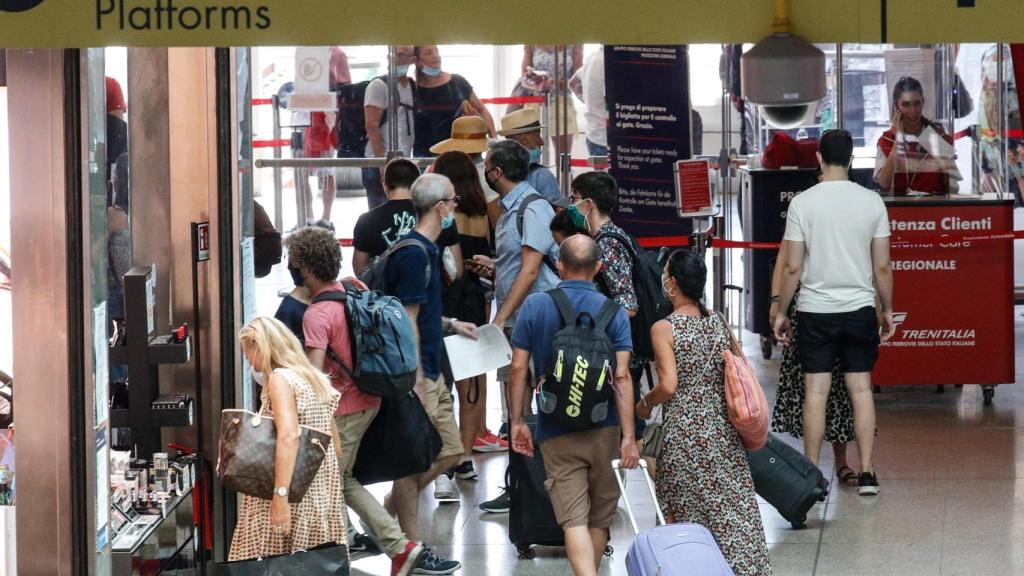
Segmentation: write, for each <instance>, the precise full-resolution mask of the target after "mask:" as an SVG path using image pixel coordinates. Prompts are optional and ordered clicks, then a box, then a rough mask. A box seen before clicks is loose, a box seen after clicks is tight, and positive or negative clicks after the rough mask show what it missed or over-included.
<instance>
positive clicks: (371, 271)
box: [359, 238, 433, 292]
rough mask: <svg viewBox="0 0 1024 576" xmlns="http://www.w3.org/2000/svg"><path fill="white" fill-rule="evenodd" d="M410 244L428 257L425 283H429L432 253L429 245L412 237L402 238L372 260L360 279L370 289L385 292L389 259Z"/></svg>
mask: <svg viewBox="0 0 1024 576" xmlns="http://www.w3.org/2000/svg"><path fill="white" fill-rule="evenodd" d="M409 246H416V247H417V248H419V249H420V250H422V251H423V255H424V256H426V257H427V277H426V281H425V282H424V284H429V283H430V273H431V272H432V268H431V266H432V265H433V263H432V262H431V261H430V253H429V252H427V247H426V246H424V245H423V243H422V242H420V241H419V240H414V239H412V238H402V239H401V240H399V241H398V242H395V243H394V244H392V245H391V247H390V248H388V249H387V250H385V251H384V253H383V254H381V255H380V256H377V257H376V258H374V259H373V261H372V262H370V265H369V266H367V267H366V270H363V273H362V274H360V275H359V281H360V282H362V283H363V284H366V286H367V287H368V288H369V289H370V290H377V291H379V292H383V291H384V284H385V278H384V274H385V272H386V270H387V267H388V259H389V258H391V255H392V254H394V253H395V252H398V251H399V250H401V249H403V248H406V247H409Z"/></svg>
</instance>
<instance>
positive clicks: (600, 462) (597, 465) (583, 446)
mask: <svg viewBox="0 0 1024 576" xmlns="http://www.w3.org/2000/svg"><path fill="white" fill-rule="evenodd" d="M621 437H622V433H621V429H620V428H619V427H618V426H606V427H604V428H598V429H596V430H585V431H583V432H574V433H572V434H566V435H564V436H559V437H557V438H552V439H550V440H544V441H543V442H541V443H540V451H541V454H543V455H544V471H545V472H546V473H547V476H548V479H547V480H545V481H544V487H545V488H547V491H548V495H549V496H550V497H551V505H552V507H553V508H554V509H555V518H556V519H557V520H558V525H559V526H561V527H562V529H565V528H575V527H578V526H586V527H588V528H609V527H611V525H612V521H613V520H615V514H616V508H617V507H618V502H619V485H618V483H617V482H616V481H615V475H614V474H615V473H614V472H613V471H612V460H614V459H615V458H617V457H618V454H619V441H620V439H621Z"/></svg>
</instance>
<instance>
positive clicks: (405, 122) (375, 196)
mask: <svg viewBox="0 0 1024 576" xmlns="http://www.w3.org/2000/svg"><path fill="white" fill-rule="evenodd" d="M415 60H416V57H415V55H414V53H413V47H412V46H396V47H395V74H396V75H397V76H398V82H397V83H396V85H395V93H396V94H397V96H398V107H397V114H396V115H397V116H398V142H391V139H390V136H389V134H390V124H389V123H390V122H391V121H392V120H393V119H392V118H389V117H388V116H387V111H388V108H389V106H390V104H391V95H390V94H389V91H388V79H387V77H386V76H381V77H380V78H376V79H374V80H373V81H372V82H370V83H369V84H368V85H367V86H366V95H365V96H364V97H363V107H364V108H363V110H364V113H365V117H366V137H367V139H368V141H367V143H366V157H367V158H385V157H386V156H387V154H388V151H390V150H396V151H399V152H401V153H402V154H404V155H405V156H407V157H408V156H411V155H412V146H413V142H414V141H415V138H416V132H415V124H416V123H415V119H414V117H413V106H414V105H415V97H416V83H415V82H414V81H413V80H412V78H410V77H409V76H408V72H409V66H410V65H412V63H413V62H415ZM382 174H383V170H381V169H378V168H363V186H364V187H365V188H366V202H367V204H369V207H370V209H371V210H372V209H373V208H376V207H377V206H380V205H381V204H384V203H385V202H387V200H388V198H387V195H386V194H385V193H384V187H383V186H382V185H381V179H382Z"/></svg>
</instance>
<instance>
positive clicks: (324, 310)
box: [285, 227, 423, 576]
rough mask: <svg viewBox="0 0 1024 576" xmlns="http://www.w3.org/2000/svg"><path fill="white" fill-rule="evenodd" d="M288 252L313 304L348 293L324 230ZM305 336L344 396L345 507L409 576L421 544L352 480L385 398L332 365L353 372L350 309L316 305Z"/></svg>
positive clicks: (340, 422)
mask: <svg viewBox="0 0 1024 576" xmlns="http://www.w3.org/2000/svg"><path fill="white" fill-rule="evenodd" d="M285 246H286V247H287V248H288V259H289V263H290V265H291V266H293V267H295V268H298V270H299V273H300V274H301V276H302V282H303V285H304V286H306V288H308V289H309V292H310V294H312V296H313V298H315V297H316V295H317V294H319V293H321V292H324V291H327V290H336V291H342V292H344V291H345V287H344V286H342V284H341V283H340V282H337V281H336V279H337V277H338V273H339V272H340V271H341V247H340V246H339V244H338V242H337V240H335V239H334V235H333V234H331V233H330V232H328V231H327V230H324V229H322V228H315V227H307V228H302V229H300V230H298V231H297V232H295V233H294V234H292V235H291V236H289V237H288V239H287V240H286V241H285ZM302 330H303V332H304V333H305V336H306V355H307V356H308V357H309V361H310V362H311V363H312V364H313V366H316V367H317V368H320V369H321V370H323V371H324V372H326V373H327V374H328V375H330V377H331V384H332V385H333V386H334V388H335V389H336V390H338V391H339V392H341V401H340V402H339V403H338V410H337V412H335V414H334V422H335V424H336V425H337V427H338V434H339V435H340V436H341V450H342V454H341V458H340V459H339V462H338V465H339V467H340V468H341V470H342V490H343V492H344V494H345V503H346V504H347V505H348V506H349V507H350V508H352V509H353V510H355V511H356V514H358V515H359V517H360V518H361V519H362V520H363V522H364V523H365V524H366V525H368V526H369V528H370V529H371V530H372V531H373V532H374V534H376V537H377V540H378V541H379V542H380V544H381V547H382V548H383V549H384V552H385V553H386V554H387V555H388V557H389V558H391V576H406V575H408V574H409V573H410V572H411V571H412V569H413V568H415V567H416V562H417V560H418V559H419V556H420V554H421V553H422V552H423V545H422V543H420V542H412V541H409V540H408V539H407V538H406V537H405V535H403V534H402V529H401V527H400V526H399V524H398V521H397V520H395V519H394V518H393V517H392V516H391V515H390V514H388V513H387V511H385V510H384V506H382V505H381V503H380V502H378V501H377V499H376V498H374V497H373V495H372V494H370V492H369V491H367V490H366V488H364V487H363V486H362V485H361V484H360V483H359V482H358V481H357V480H356V479H355V477H353V476H352V467H353V466H354V465H355V456H356V454H357V453H358V452H359V443H360V441H362V439H363V435H365V434H366V430H367V429H368V428H369V427H370V423H371V422H373V418H374V416H376V415H377V411H378V410H379V409H380V398H377V397H375V396H370V395H368V394H364V393H363V392H362V391H361V390H359V389H358V388H357V387H356V386H355V384H353V382H352V380H351V378H349V377H348V376H347V375H345V374H343V373H342V371H341V370H340V369H339V368H338V367H337V366H336V365H334V364H335V363H334V362H333V361H332V360H328V359H327V349H328V348H330V349H331V351H332V352H334V354H335V355H336V356H337V357H338V359H339V360H341V361H342V362H346V363H348V365H349V366H351V362H352V348H351V346H350V341H349V330H348V321H347V319H346V317H345V305H344V304H343V303H341V302H317V303H314V304H311V305H310V306H309V308H308V309H307V310H306V313H305V314H304V315H303V317H302Z"/></svg>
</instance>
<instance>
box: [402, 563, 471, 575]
mask: <svg viewBox="0 0 1024 576" xmlns="http://www.w3.org/2000/svg"><path fill="white" fill-rule="evenodd" d="M459 568H462V564H457V565H456V566H455V567H454V568H449V569H448V570H430V569H427V568H415V569H413V571H412V572H410V574H433V575H435V576H444V575H445V574H453V573H455V571H456V570H458V569H459Z"/></svg>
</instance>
